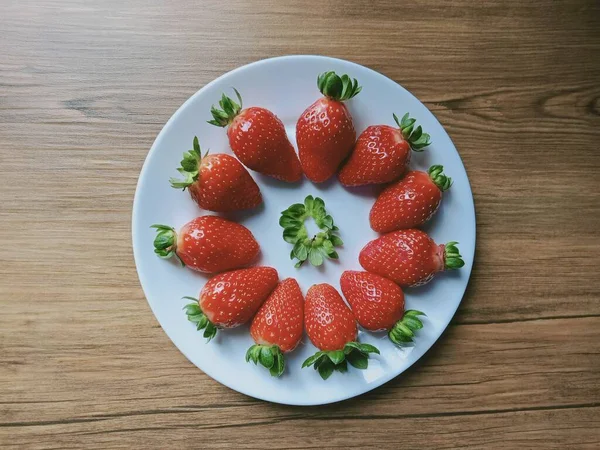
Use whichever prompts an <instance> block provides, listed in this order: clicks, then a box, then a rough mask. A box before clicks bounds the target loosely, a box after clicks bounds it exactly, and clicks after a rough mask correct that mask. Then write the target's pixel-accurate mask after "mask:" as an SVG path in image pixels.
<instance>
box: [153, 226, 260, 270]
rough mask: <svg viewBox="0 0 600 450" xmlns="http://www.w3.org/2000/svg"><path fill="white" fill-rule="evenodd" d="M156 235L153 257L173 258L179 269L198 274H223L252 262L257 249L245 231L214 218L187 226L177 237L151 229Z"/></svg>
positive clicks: (160, 228) (163, 229) (171, 232)
mask: <svg viewBox="0 0 600 450" xmlns="http://www.w3.org/2000/svg"><path fill="white" fill-rule="evenodd" d="M151 228H156V230H157V231H158V234H157V235H156V238H155V239H154V253H156V254H157V255H158V256H159V257H161V258H165V259H168V258H171V257H173V256H175V257H176V258H177V259H178V260H179V262H181V264H182V265H185V266H188V267H189V268H190V269H193V270H197V271H199V272H224V271H226V270H231V269H237V268H238V267H243V266H246V265H248V264H250V263H251V262H252V260H253V259H254V258H256V256H257V255H258V252H259V250H260V247H259V246H258V242H256V239H254V236H253V235H252V233H251V232H250V230H249V229H248V228H246V227H245V226H243V225H240V224H237V223H235V222H230V221H229V220H225V219H222V218H221V217H217V216H202V217H197V218H195V219H194V220H192V221H190V222H188V223H186V224H185V225H184V226H183V227H181V230H180V231H179V233H176V232H175V229H173V228H171V227H169V226H167V225H152V227H151Z"/></svg>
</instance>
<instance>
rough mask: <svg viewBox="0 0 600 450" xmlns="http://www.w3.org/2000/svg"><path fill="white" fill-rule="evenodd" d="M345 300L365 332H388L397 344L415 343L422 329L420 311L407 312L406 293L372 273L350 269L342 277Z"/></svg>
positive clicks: (421, 314)
mask: <svg viewBox="0 0 600 450" xmlns="http://www.w3.org/2000/svg"><path fill="white" fill-rule="evenodd" d="M340 284H341V286H342V292H343V293H344V297H346V300H348V303H350V307H351V308H352V312H353V313H354V317H355V318H356V321H357V322H358V323H359V324H360V325H361V326H362V327H363V328H365V329H366V330H370V331H381V330H387V331H388V337H389V338H390V340H391V341H392V342H393V343H394V344H397V345H402V344H404V343H407V342H412V340H413V337H414V335H415V331H416V330H420V329H421V328H423V322H421V320H420V319H419V318H418V316H424V315H425V314H423V313H422V312H420V311H415V310H408V311H404V293H403V292H402V289H400V287H399V286H398V285H397V284H395V283H394V282H393V281H390V280H388V279H387V278H383V277H380V276H379V275H375V274H373V273H369V272H358V271H353V270H347V271H345V272H344V273H342V277H341V278H340Z"/></svg>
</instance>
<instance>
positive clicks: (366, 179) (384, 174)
mask: <svg viewBox="0 0 600 450" xmlns="http://www.w3.org/2000/svg"><path fill="white" fill-rule="evenodd" d="M410 155H411V148H410V144H409V143H408V141H406V140H405V139H404V138H403V137H402V131H401V130H400V129H399V128H394V127H391V126H389V125H373V126H370V127H367V129H365V131H363V132H362V133H361V134H360V136H359V137H358V140H357V141H356V146H355V148H354V151H353V152H352V155H351V156H350V158H349V159H348V162H346V164H345V165H344V167H342V169H341V170H340V174H339V179H340V182H341V183H342V184H343V185H345V186H360V185H364V184H381V183H389V182H391V181H395V180H397V179H398V178H400V177H401V176H402V175H404V173H405V172H406V170H407V167H408V163H409V162H410Z"/></svg>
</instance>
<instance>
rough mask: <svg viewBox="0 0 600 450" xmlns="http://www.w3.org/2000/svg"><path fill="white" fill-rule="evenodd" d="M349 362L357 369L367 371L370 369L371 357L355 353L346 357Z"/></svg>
mask: <svg viewBox="0 0 600 450" xmlns="http://www.w3.org/2000/svg"><path fill="white" fill-rule="evenodd" d="M346 359H347V361H348V362H349V363H350V364H351V365H352V366H353V367H356V368H357V369H366V368H367V367H369V357H368V356H367V355H365V354H364V353H362V352H359V351H353V352H350V353H349V354H348V355H347V356H346Z"/></svg>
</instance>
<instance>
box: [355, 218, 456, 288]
mask: <svg viewBox="0 0 600 450" xmlns="http://www.w3.org/2000/svg"><path fill="white" fill-rule="evenodd" d="M359 261H360V265H361V266H363V268H364V269H365V270H367V271H368V272H372V273H375V274H377V275H381V276H383V277H386V278H389V279H390V280H392V281H394V282H396V283H398V284H399V285H400V286H418V285H421V284H425V283H427V282H429V281H430V280H431V279H432V278H433V276H434V275H435V274H436V273H437V272H440V271H442V270H444V246H443V245H437V244H436V243H435V242H434V241H433V239H431V238H430V237H429V236H428V235H427V234H426V233H425V232H424V231H421V230H416V229H410V230H399V231H394V232H392V233H388V234H385V235H383V236H381V237H379V238H377V239H375V240H373V241H371V242H369V243H368V244H367V245H365V247H364V248H363V249H362V250H361V252H360V255H359Z"/></svg>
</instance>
